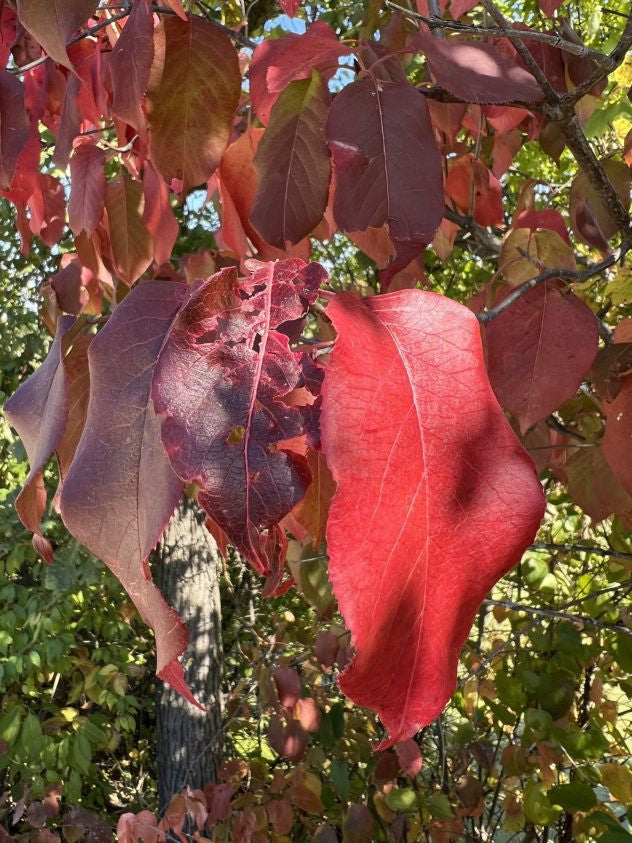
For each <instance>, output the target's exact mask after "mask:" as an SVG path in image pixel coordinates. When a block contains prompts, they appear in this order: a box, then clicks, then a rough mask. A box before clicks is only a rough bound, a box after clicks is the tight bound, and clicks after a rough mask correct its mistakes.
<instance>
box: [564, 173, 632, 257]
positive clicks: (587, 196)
mask: <svg viewBox="0 0 632 843" xmlns="http://www.w3.org/2000/svg"><path fill="white" fill-rule="evenodd" d="M601 165H602V167H603V169H604V171H605V173H606V175H607V176H608V178H609V179H610V181H611V183H612V185H613V187H614V188H615V190H616V192H617V195H618V196H619V198H620V199H621V202H622V203H623V205H624V206H625V207H626V208H629V207H630V182H631V180H632V176H631V174H630V168H629V167H628V166H627V165H626V164H624V163H623V161H618V160H617V159H616V158H610V159H608V160H607V161H602V162H601ZM570 218H571V225H572V227H573V231H574V232H575V234H577V236H578V237H579V238H580V239H581V240H583V241H584V242H586V243H588V244H589V245H590V246H596V247H597V248H603V243H602V242H600V240H599V237H601V238H602V241H608V240H610V238H611V237H613V236H614V235H615V234H616V232H617V224H616V222H615V221H614V220H613V219H612V217H611V215H610V213H609V211H608V209H607V207H606V204H605V203H604V201H603V198H602V197H601V195H600V194H599V192H598V191H597V190H595V188H594V187H593V186H592V185H591V184H590V181H589V180H588V176H587V175H586V173H584V172H580V173H578V174H577V175H576V176H575V178H574V179H573V183H572V185H571V190H570ZM591 225H592V227H593V228H594V229H595V230H594V232H592V233H591ZM605 246H606V248H607V243H606V244H605Z"/></svg>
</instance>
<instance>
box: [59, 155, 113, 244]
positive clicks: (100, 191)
mask: <svg viewBox="0 0 632 843" xmlns="http://www.w3.org/2000/svg"><path fill="white" fill-rule="evenodd" d="M104 166H105V154H104V152H103V150H102V149H99V147H98V146H96V144H94V143H91V142H88V143H81V144H79V146H77V147H76V148H75V151H74V152H73V154H72V156H71V158H70V200H69V202H68V222H69V224H70V228H71V229H72V231H73V232H74V233H75V234H81V232H82V231H85V232H86V234H88V235H90V234H92V232H93V231H94V230H95V228H96V227H97V225H98V224H99V222H100V221H101V216H102V215H103V208H104V205H105V176H104V172H103V168H104Z"/></svg>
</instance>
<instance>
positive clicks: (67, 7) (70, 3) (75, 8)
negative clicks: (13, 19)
mask: <svg viewBox="0 0 632 843" xmlns="http://www.w3.org/2000/svg"><path fill="white" fill-rule="evenodd" d="M97 5H98V0H18V17H19V19H20V22H21V23H22V24H23V25H24V27H25V29H27V30H28V31H29V32H30V33H31V35H32V36H33V37H34V38H35V40H36V41H38V42H39V43H40V44H41V45H42V47H43V48H44V50H45V52H46V53H48V55H49V56H50V57H51V58H52V59H53V61H56V62H58V63H59V64H63V65H64V67H68V68H70V69H71V70H72V63H71V61H70V59H69V58H68V53H67V51H66V45H67V43H68V41H70V38H71V36H72V35H74V33H75V32H76V31H77V30H78V29H79V27H80V26H81V25H82V24H84V23H85V22H86V21H87V20H88V18H89V17H91V16H92V15H93V14H94V11H95V9H96V8H97Z"/></svg>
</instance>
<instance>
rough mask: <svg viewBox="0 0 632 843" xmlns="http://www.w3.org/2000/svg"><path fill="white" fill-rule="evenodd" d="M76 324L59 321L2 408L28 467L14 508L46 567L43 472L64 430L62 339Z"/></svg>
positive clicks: (69, 318) (49, 549) (66, 318)
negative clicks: (36, 363)
mask: <svg viewBox="0 0 632 843" xmlns="http://www.w3.org/2000/svg"><path fill="white" fill-rule="evenodd" d="M75 321H76V320H75V319H74V317H72V316H62V317H61V318H60V319H59V321H58V322H57V332H56V334H55V339H54V340H53V343H52V345H51V347H50V350H49V352H48V355H47V356H46V359H45V360H44V362H43V363H42V365H41V366H40V367H39V369H37V370H36V371H35V372H33V374H32V375H31V377H30V378H28V380H27V381H25V383H23V384H22V386H20V388H19V389H18V390H17V392H15V393H14V394H13V395H12V396H11V398H10V399H9V400H8V401H7V403H6V404H5V405H4V411H5V413H6V415H7V418H8V419H9V421H10V422H11V424H12V425H13V427H14V428H15V429H16V430H17V432H18V435H19V436H20V439H21V440H22V442H23V443H24V447H25V449H26V453H27V456H28V459H29V466H30V471H29V474H28V477H27V478H26V482H25V484H24V488H23V489H22V491H21V492H20V494H19V495H18V497H17V500H16V502H15V508H16V510H17V513H18V515H19V517H20V520H21V521H22V523H23V524H24V526H25V527H26V528H27V530H31V532H32V533H33V546H34V547H35V549H36V551H37V552H38V553H39V554H40V556H42V557H43V558H44V559H45V560H46V561H47V562H49V563H51V562H52V561H53V548H52V546H51V544H50V542H49V541H48V539H46V538H45V537H44V536H43V535H42V531H41V529H40V522H41V520H42V516H43V515H44V511H45V509H46V488H45V486H44V476H43V470H44V466H45V465H46V463H47V462H48V460H49V459H50V457H51V455H52V453H53V451H54V450H55V448H56V447H57V446H58V445H59V443H60V441H61V439H62V437H63V435H64V431H65V429H66V421H67V418H68V400H67V396H66V372H65V369H64V365H63V357H64V348H63V339H64V337H65V336H66V335H67V334H68V332H69V331H70V330H71V329H72V328H73V326H74V324H75Z"/></svg>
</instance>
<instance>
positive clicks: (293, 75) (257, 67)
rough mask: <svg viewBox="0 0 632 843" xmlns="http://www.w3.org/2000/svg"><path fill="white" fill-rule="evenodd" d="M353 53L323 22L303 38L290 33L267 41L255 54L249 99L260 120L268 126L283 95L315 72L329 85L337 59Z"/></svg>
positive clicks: (260, 45) (264, 41)
mask: <svg viewBox="0 0 632 843" xmlns="http://www.w3.org/2000/svg"><path fill="white" fill-rule="evenodd" d="M350 53H351V48H350V47H349V46H348V45H346V44H343V43H342V42H340V41H339V40H338V39H337V37H336V34H335V32H334V31H333V29H332V28H331V27H330V26H329V25H328V24H326V23H325V22H324V21H315V23H313V24H312V25H311V26H310V27H309V29H308V30H307V32H305V34H304V35H296V34H295V33H293V32H288V33H287V34H286V35H283V36H282V37H281V38H275V39H273V40H270V39H265V40H263V41H262V42H261V44H259V45H258V46H257V48H256V49H255V51H254V54H253V57H252V62H251V64H250V71H249V74H248V76H249V79H250V96H251V99H252V104H253V106H254V109H255V111H256V112H257V116H258V117H259V119H260V120H261V122H262V123H264V124H265V125H267V124H268V121H269V119H270V110H271V109H272V106H273V105H274V103H275V102H276V100H277V97H278V95H279V93H280V92H281V91H283V90H284V88H286V87H287V86H288V85H289V84H290V82H293V81H294V80H295V79H309V77H310V76H311V74H312V70H313V69H314V68H316V69H317V70H319V71H320V74H321V77H322V78H323V79H324V80H325V81H327V80H328V79H330V78H331V76H333V74H334V73H335V71H336V69H337V67H338V59H339V58H340V57H341V56H347V55H349V54H350Z"/></svg>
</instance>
